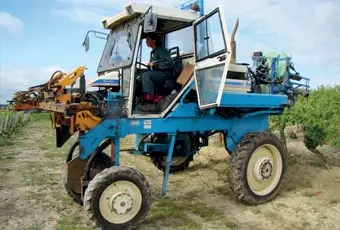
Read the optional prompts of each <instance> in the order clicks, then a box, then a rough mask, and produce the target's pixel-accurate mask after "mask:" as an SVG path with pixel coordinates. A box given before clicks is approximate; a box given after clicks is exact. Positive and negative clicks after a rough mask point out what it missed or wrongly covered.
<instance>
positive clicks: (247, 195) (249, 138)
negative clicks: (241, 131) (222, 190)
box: [228, 132, 288, 205]
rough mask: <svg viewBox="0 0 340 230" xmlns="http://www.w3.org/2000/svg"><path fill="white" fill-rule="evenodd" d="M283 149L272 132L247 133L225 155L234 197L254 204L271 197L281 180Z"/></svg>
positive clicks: (284, 156)
mask: <svg viewBox="0 0 340 230" xmlns="http://www.w3.org/2000/svg"><path fill="white" fill-rule="evenodd" d="M287 156H288V154H287V150H286V148H284V146H283V145H282V144H281V142H280V140H279V139H278V138H277V137H276V136H275V135H274V134H272V133H267V132H261V133H250V134H247V135H246V136H245V137H243V139H242V140H241V141H240V142H239V144H238V145H237V146H236V148H235V150H234V152H233V154H232V155H231V156H230V159H229V167H228V182H229V186H230V188H231V190H232V193H233V195H234V196H235V198H236V199H237V200H239V201H240V202H242V203H245V204H248V205H258V204H262V203H266V202H268V201H271V200H272V199H274V198H275V197H276V196H277V194H278V193H279V190H280V188H281V186H282V184H283V181H284V178H285V174H286V165H287Z"/></svg>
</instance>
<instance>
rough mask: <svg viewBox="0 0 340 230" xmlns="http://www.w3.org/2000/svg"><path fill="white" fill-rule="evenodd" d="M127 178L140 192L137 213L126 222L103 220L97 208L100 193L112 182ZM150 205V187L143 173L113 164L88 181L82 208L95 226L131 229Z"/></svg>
mask: <svg viewBox="0 0 340 230" xmlns="http://www.w3.org/2000/svg"><path fill="white" fill-rule="evenodd" d="M120 180H127V181H130V182H132V183H134V184H135V185H136V186H137V187H138V188H139V190H140V192H141V194H142V204H141V209H140V210H139V212H138V214H137V215H136V216H135V217H134V218H132V220H130V221H129V222H127V223H123V224H114V223H111V222H108V221H107V220H105V218H104V217H103V216H102V215H101V213H100V209H99V200H100V196H101V193H102V192H103V191H104V190H105V188H106V187H107V186H109V185H111V184H112V183H114V182H117V181H120ZM150 207H151V187H150V185H149V183H148V181H147V180H146V178H145V177H144V175H143V174H141V173H139V172H138V171H137V170H135V169H133V168H130V167H125V166H113V167H111V168H107V169H104V170H103V171H102V172H100V173H98V174H97V175H96V176H95V177H94V179H93V180H92V181H91V182H90V183H89V186H88V188H87V189H86V191H85V196H84V208H85V212H86V215H87V217H88V218H89V219H90V220H91V221H92V222H93V223H94V225H95V226H96V227H99V228H101V229H131V228H136V227H137V226H138V224H139V223H141V222H143V221H144V219H145V217H146V216H147V214H148V212H149V211H150Z"/></svg>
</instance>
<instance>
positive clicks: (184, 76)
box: [176, 63, 194, 86]
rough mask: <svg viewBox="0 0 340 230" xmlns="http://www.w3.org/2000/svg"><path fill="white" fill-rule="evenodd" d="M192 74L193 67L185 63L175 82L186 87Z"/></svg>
mask: <svg viewBox="0 0 340 230" xmlns="http://www.w3.org/2000/svg"><path fill="white" fill-rule="evenodd" d="M193 73H194V65H192V64H189V63H186V64H184V65H183V68H182V71H181V73H180V75H179V77H178V78H177V80H176V82H177V83H178V84H181V85H182V86H184V85H186V84H187V83H188V81H189V79H190V78H191V76H192V74H193Z"/></svg>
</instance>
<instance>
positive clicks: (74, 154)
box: [62, 141, 112, 205]
mask: <svg viewBox="0 0 340 230" xmlns="http://www.w3.org/2000/svg"><path fill="white" fill-rule="evenodd" d="M108 145H109V142H108V141H106V142H104V143H103V144H102V145H101V146H100V147H99V149H98V151H100V152H99V153H98V154H97V155H96V157H95V158H94V159H93V163H92V165H91V169H90V179H92V178H93V177H94V176H95V175H96V174H97V173H98V172H100V171H102V170H103V169H105V168H109V167H111V166H112V164H111V159H110V157H109V156H108V155H107V154H105V153H104V152H103V150H104V149H105V148H106V147H108ZM79 155H80V151H79V141H77V142H75V143H74V144H73V145H72V147H71V149H70V151H69V153H68V156H67V159H66V166H65V167H64V171H63V175H62V182H63V185H64V188H65V190H66V192H67V194H68V195H69V196H70V197H71V198H72V199H73V201H74V202H75V203H77V204H79V205H83V201H82V199H81V193H80V187H79V186H78V185H80V175H82V174H83V170H82V171H81V172H79V171H78V172H76V173H77V174H78V177H79V181H77V183H76V184H77V187H79V188H77V189H75V188H74V185H72V184H70V182H69V181H68V176H69V167H67V164H70V162H71V161H78V163H77V164H79V165H77V166H76V167H78V168H79V167H81V168H82V169H84V167H85V165H86V163H87V161H80V159H79ZM80 170H81V169H80ZM71 173H72V172H71ZM77 179H78V178H77Z"/></svg>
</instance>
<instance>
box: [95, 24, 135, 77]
mask: <svg viewBox="0 0 340 230" xmlns="http://www.w3.org/2000/svg"><path fill="white" fill-rule="evenodd" d="M137 29H138V24H137V23H134V21H133V22H129V23H126V24H124V25H122V26H120V27H117V28H115V29H113V30H112V31H111V32H110V34H109V35H108V37H107V42H106V45H105V48H104V51H103V55H102V58H101V60H100V63H99V66H98V72H102V71H108V70H112V69H116V68H121V67H124V66H127V65H130V64H131V61H132V56H133V51H134V47H135V42H136V35H137Z"/></svg>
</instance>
